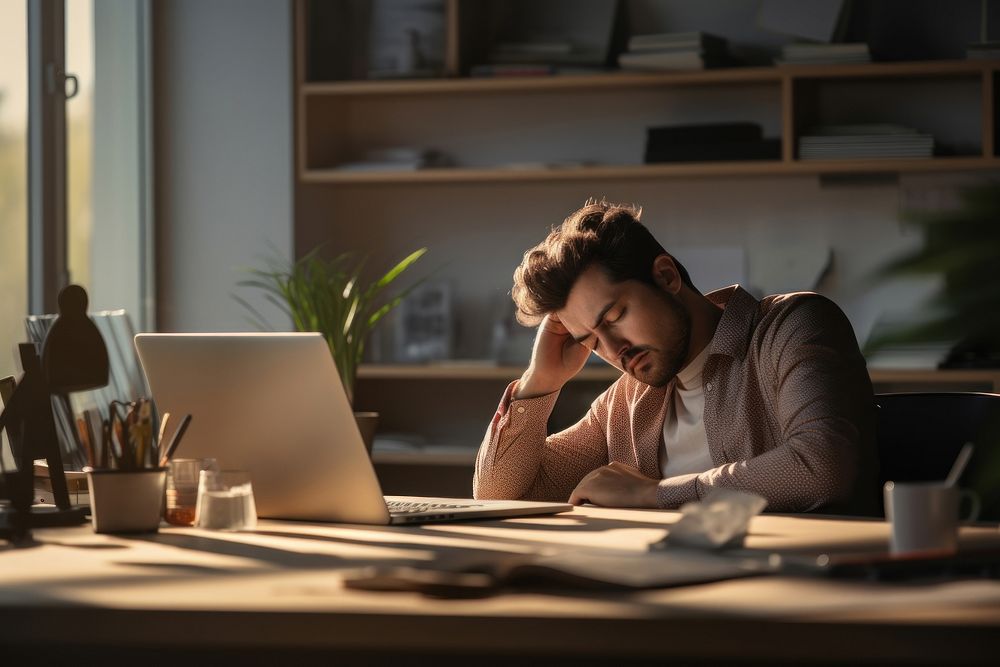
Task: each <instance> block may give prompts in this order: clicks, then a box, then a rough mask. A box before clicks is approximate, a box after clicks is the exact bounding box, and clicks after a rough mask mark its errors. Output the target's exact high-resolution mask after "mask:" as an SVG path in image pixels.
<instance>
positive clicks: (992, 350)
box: [865, 182, 1000, 368]
mask: <svg viewBox="0 0 1000 667" xmlns="http://www.w3.org/2000/svg"><path fill="white" fill-rule="evenodd" d="M960 196H961V205H960V206H958V207H957V208H954V209H951V210H945V211H937V212H933V213H921V214H910V215H908V216H907V218H908V220H910V221H912V222H913V223H914V224H916V225H918V226H920V227H922V228H923V231H924V243H923V245H922V246H921V247H919V248H918V249H917V250H915V251H914V252H912V253H910V254H908V255H905V256H903V257H900V258H897V259H895V260H893V261H891V262H890V263H888V264H887V265H886V266H884V267H882V269H880V271H879V273H878V277H879V278H880V279H882V280H885V279H888V278H896V277H913V276H941V277H942V278H943V285H942V288H941V290H940V291H939V292H938V293H937V294H936V295H935V296H934V297H933V298H932V299H931V301H930V302H929V303H928V304H927V310H926V311H925V313H924V315H923V317H922V318H921V320H920V321H919V322H917V323H915V324H911V325H909V326H903V327H895V328H893V329H890V330H888V331H886V332H884V333H882V334H880V335H878V336H875V337H873V338H872V339H871V340H869V341H868V343H867V344H866V345H865V352H866V354H868V353H872V352H875V351H878V350H883V349H885V348H888V347H892V346H898V345H910V344H921V343H937V342H952V343H953V344H954V345H953V347H952V348H951V352H950V353H949V354H948V357H947V358H946V359H945V360H944V361H943V362H942V363H941V366H942V367H943V368H1000V270H998V267H1000V182H989V183H985V184H981V185H976V186H971V187H967V188H965V189H963V190H962V191H961V193H960Z"/></svg>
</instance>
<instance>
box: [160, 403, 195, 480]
mask: <svg viewBox="0 0 1000 667" xmlns="http://www.w3.org/2000/svg"><path fill="white" fill-rule="evenodd" d="M190 423H191V415H184V418H183V419H181V423H180V424H179V425H178V426H177V430H176V431H175V432H174V437H173V438H171V439H170V444H169V445H167V448H166V450H165V451H164V452H163V455H162V456H161V457H160V467H161V468H162V467H163V466H165V465H167V462H168V461H170V457H171V456H173V455H174V452H175V451H177V446H178V445H179V444H181V438H182V437H184V431H186V430H187V427H188V424H190Z"/></svg>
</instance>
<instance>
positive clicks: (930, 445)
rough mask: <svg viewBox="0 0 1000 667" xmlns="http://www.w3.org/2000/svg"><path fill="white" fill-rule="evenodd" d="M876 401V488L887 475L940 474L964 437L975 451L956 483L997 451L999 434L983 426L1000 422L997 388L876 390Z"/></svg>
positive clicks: (905, 478) (919, 477) (910, 478)
mask: <svg viewBox="0 0 1000 667" xmlns="http://www.w3.org/2000/svg"><path fill="white" fill-rule="evenodd" d="M875 403H876V405H877V406H878V426H877V429H878V430H877V440H876V442H877V443H878V457H879V488H881V485H882V484H884V483H885V482H887V481H889V480H892V481H897V482H917V481H931V480H943V479H944V478H945V477H947V475H948V471H949V470H950V469H951V466H952V464H953V463H954V461H955V457H956V456H958V452H959V450H960V449H961V448H962V445H964V444H965V443H966V442H973V443H974V444H975V445H976V451H975V454H974V455H973V457H972V460H971V461H970V463H969V466H968V467H967V468H966V471H965V474H964V475H963V476H962V480H961V482H960V483H965V484H968V482H969V481H970V480H971V479H973V478H974V476H975V475H976V468H977V466H979V465H983V464H984V463H986V462H988V461H991V460H992V461H996V460H997V456H998V454H1000V451H998V450H1000V437H998V436H997V435H996V434H993V436H992V438H991V437H990V434H989V433H987V432H986V429H988V428H990V427H991V426H993V427H995V426H996V425H997V424H998V423H1000V394H984V393H962V392H954V393H914V394H879V395H877V396H876V397H875ZM983 518H986V517H985V516H984V517H983Z"/></svg>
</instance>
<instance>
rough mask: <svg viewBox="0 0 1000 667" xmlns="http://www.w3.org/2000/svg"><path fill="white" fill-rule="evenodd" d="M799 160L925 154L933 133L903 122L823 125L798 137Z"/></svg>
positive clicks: (930, 150) (931, 147) (929, 153)
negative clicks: (923, 131)
mask: <svg viewBox="0 0 1000 667" xmlns="http://www.w3.org/2000/svg"><path fill="white" fill-rule="evenodd" d="M798 147H799V157H800V158H801V159H803V160H829V159H851V158H927V157H932V156H933V155H934V137H933V136H932V135H930V134H924V133H921V132H918V131H917V130H916V129H914V128H911V127H906V126H904V125H894V124H869V125H827V126H820V127H817V128H813V129H811V130H809V132H808V133H807V134H804V135H803V136H801V137H799V143H798Z"/></svg>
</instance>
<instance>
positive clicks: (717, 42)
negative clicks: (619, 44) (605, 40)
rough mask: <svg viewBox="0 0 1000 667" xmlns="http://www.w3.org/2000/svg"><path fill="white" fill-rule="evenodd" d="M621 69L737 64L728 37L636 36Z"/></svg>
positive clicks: (621, 60)
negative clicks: (726, 38)
mask: <svg viewBox="0 0 1000 667" xmlns="http://www.w3.org/2000/svg"><path fill="white" fill-rule="evenodd" d="M628 46H629V48H628V51H626V52H625V53H622V54H621V55H619V56H618V66H619V67H621V68H622V69H631V70H653V71H660V70H699V69H705V68H709V67H725V66H727V65H732V64H734V63H733V61H732V58H731V56H730V55H729V52H728V46H727V42H726V40H725V39H724V38H722V37H718V36H716V35H711V34H709V33H703V32H687V33H659V34H652V35H634V36H633V37H632V38H631V39H629V43H628Z"/></svg>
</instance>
